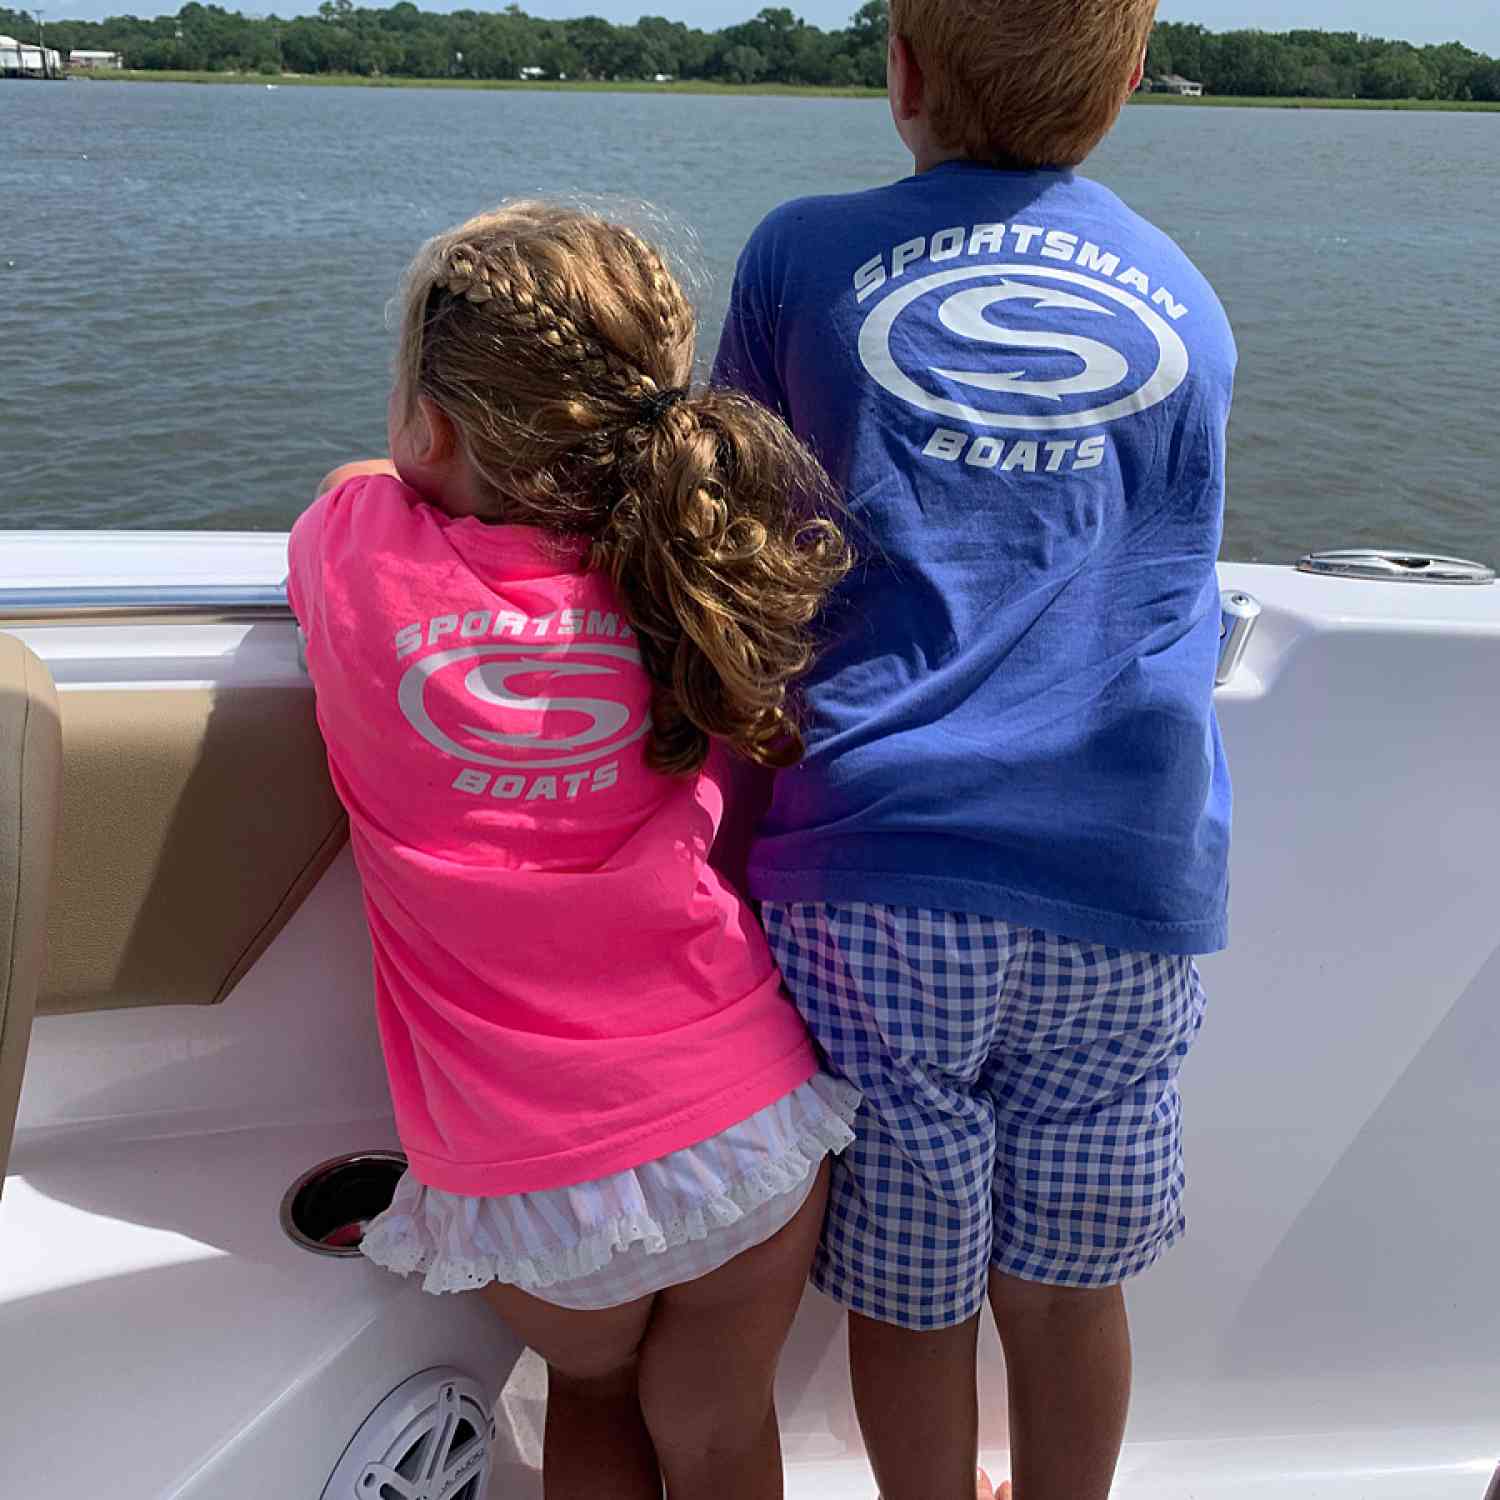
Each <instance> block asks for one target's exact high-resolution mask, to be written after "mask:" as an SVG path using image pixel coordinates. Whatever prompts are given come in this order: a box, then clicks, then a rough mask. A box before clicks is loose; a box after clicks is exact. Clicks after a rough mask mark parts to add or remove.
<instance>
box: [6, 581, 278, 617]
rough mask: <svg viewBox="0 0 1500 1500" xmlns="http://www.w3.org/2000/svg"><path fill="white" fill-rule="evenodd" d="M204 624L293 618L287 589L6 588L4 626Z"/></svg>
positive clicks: (204, 586) (196, 586) (242, 586)
mask: <svg viewBox="0 0 1500 1500" xmlns="http://www.w3.org/2000/svg"><path fill="white" fill-rule="evenodd" d="M142 616H151V617H155V618H161V617H171V618H179V619H193V618H201V619H204V620H227V619H236V620H238V619H266V618H270V619H281V618H287V619H289V618H290V617H291V606H290V605H288V603H287V602H286V588H285V587H284V586H283V585H281V584H272V585H247V584H193V585H189V586H186V587H182V586H175V587H169V588H156V587H151V586H147V587H137V586H134V585H130V586H122V587H119V588H112V587H107V588H92V587H88V588H82V587H80V588H70V587H60V588H35V589H33V588H0V620H6V621H11V622H13V623H20V622H22V621H27V620H86V621H104V620H126V619H136V618H140V617H142Z"/></svg>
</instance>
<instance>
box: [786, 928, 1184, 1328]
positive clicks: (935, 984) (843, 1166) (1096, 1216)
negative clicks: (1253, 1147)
mask: <svg viewBox="0 0 1500 1500" xmlns="http://www.w3.org/2000/svg"><path fill="white" fill-rule="evenodd" d="M761 915H762V920H763V922H764V923H765V928H766V933H767V936H768V937H769V938H770V941H771V947H772V950H773V951H774V952H775V954H776V958H777V960H778V962H779V963H780V965H781V970H782V973H783V974H784V975H785V977H786V982H787V985H788V987H789V988H790V990H791V993H792V996H793V998H794V999H795V1000H796V1002H797V1006H798V1008H799V1009H800V1010H801V1012H802V1014H803V1016H804V1017H805V1018H806V1020H807V1024H808V1028H809V1030H811V1032H812V1034H813V1036H814V1038H815V1039H816V1040H817V1042H818V1045H819V1046H820V1047H821V1048H822V1050H823V1052H824V1054H825V1055H826V1057H827V1060H828V1063H829V1065H830V1067H831V1069H832V1071H833V1072H834V1073H836V1074H839V1075H841V1076H842V1077H844V1078H846V1079H848V1081H849V1082H850V1083H852V1084H853V1085H854V1086H855V1087H856V1088H858V1089H860V1090H861V1091H862V1092H863V1094H864V1107H863V1108H862V1109H861V1111H860V1113H859V1116H858V1118H857V1120H856V1122H855V1131H856V1137H857V1138H856V1140H855V1143H854V1145H852V1146H851V1147H850V1148H849V1149H848V1150H847V1151H846V1152H845V1153H844V1155H843V1156H842V1157H840V1158H838V1159H837V1160H836V1161H835V1163H834V1168H833V1183H832V1193H831V1196H830V1199H829V1205H828V1220H827V1224H826V1227H825V1229H824V1233H823V1241H822V1244H821V1246H820V1247H819V1250H818V1255H817V1259H816V1261H815V1263H814V1266H813V1283H814V1285H815V1286H817V1287H818V1289H819V1290H820V1291H822V1292H825V1293H826V1294H827V1295H828V1296H830V1297H832V1298H833V1299H834V1300H835V1301H837V1302H840V1303H842V1304H843V1305H844V1306H845V1307H848V1308H851V1309H852V1310H853V1311H855V1312H859V1313H863V1314H864V1315H866V1316H867V1317H871V1318H876V1319H879V1320H880V1321H882V1322H887V1323H896V1324H899V1325H900V1326H902V1327H905V1328H912V1329H931V1328H948V1327H952V1326H953V1325H955V1324H958V1323H962V1322H964V1321H965V1320H966V1319H967V1318H970V1317H972V1316H973V1315H974V1314H975V1313H976V1312H977V1311H978V1310H979V1308H980V1306H981V1305H982V1304H983V1301H984V1296H985V1291H986V1288H987V1285H988V1280H989V1270H990V1268H991V1267H994V1268H995V1269H996V1270H999V1271H1002V1272H1004V1273H1006V1274H1008V1275H1011V1276H1019V1277H1022V1278H1024V1279H1026V1280H1029V1281H1041V1282H1048V1283H1051V1284H1053V1285H1057V1286H1090V1287H1091V1286H1111V1285H1114V1284H1115V1283H1117V1282H1120V1281H1123V1280H1124V1279H1125V1278H1126V1277H1128V1276H1133V1275H1135V1274H1136V1273H1137V1272H1139V1271H1143V1270H1145V1269H1146V1267H1147V1266H1149V1265H1150V1264H1151V1263H1152V1262H1153V1261H1154V1260H1156V1258H1157V1257H1158V1256H1159V1255H1160V1254H1161V1253H1162V1252H1163V1251H1164V1250H1165V1249H1167V1247H1168V1246H1170V1245H1171V1244H1172V1243H1173V1242H1174V1241H1175V1240H1176V1239H1177V1238H1178V1237H1179V1236H1180V1235H1181V1233H1182V1231H1183V1228H1184V1219H1183V1214H1182V1207H1181V1198H1182V1189H1183V1169H1182V1140H1181V1120H1180V1110H1179V1104H1178V1097H1177V1083H1176V1079H1177V1071H1178V1069H1179V1067H1180V1066H1181V1064H1182V1059H1183V1057H1184V1056H1185V1055H1186V1054H1187V1051H1188V1047H1189V1045H1190V1044H1191V1042H1192V1040H1193V1037H1194V1036H1195V1034H1196V1033H1197V1030H1198V1027H1199V1026H1200V1025H1201V1024H1202V1019H1203V988H1202V986H1201V984H1200V983H1199V980H1198V971H1197V967H1196V965H1195V964H1194V963H1193V960H1192V959H1191V958H1186V957H1178V956H1172V955H1167V954H1155V953H1129V952H1124V951H1122V950H1121V949H1118V948H1106V947H1103V946H1101V945H1100V944H1097V943H1084V942H1076V941H1074V940H1073V939H1071V938H1065V937H1057V936H1054V935H1053V934H1051V933H1047V932H1042V931H1039V930H1037V929H1034V928H1029V927H1017V926H1013V925H1012V924H1011V923H1008V922H1003V921H1000V920H998V919H996V918H993V917H985V916H979V915H976V914H974V913H969V912H947V911H927V910H922V909H919V908H915V907H895V906H879V905H866V904H862V903H850V904H847V905H824V904H811V903H801V902H798V903H783V902H766V903H765V904H764V906H763V908H762V914H761Z"/></svg>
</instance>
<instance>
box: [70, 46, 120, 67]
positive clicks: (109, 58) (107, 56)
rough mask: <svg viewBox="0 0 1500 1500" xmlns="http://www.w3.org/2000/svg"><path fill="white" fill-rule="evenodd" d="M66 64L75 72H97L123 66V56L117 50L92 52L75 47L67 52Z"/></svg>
mask: <svg viewBox="0 0 1500 1500" xmlns="http://www.w3.org/2000/svg"><path fill="white" fill-rule="evenodd" d="M68 66H69V68H71V69H72V70H73V71H74V72H75V73H98V72H104V71H105V70H107V69H109V68H123V67H124V66H125V58H124V56H123V55H122V54H121V53H119V52H94V51H90V50H88V49H83V50H80V49H78V48H76V47H75V48H74V49H73V50H72V51H71V52H70V53H68Z"/></svg>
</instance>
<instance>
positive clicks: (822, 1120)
mask: <svg viewBox="0 0 1500 1500" xmlns="http://www.w3.org/2000/svg"><path fill="white" fill-rule="evenodd" d="M859 1104H860V1095H859V1093H858V1091H857V1090H856V1089H854V1088H852V1087H850V1085H848V1084H846V1083H842V1082H840V1081H839V1080H838V1079H835V1078H830V1077H828V1076H826V1075H824V1074H818V1075H815V1076H814V1077H813V1078H812V1079H811V1080H810V1081H809V1082H807V1083H805V1084H803V1085H802V1087H801V1088H798V1089H794V1090H793V1091H792V1092H791V1093H790V1094H787V1095H785V1096H784V1097H783V1098H781V1099H778V1100H777V1101H776V1102H775V1103H774V1104H770V1105H767V1107H766V1108H765V1109H762V1110H760V1111H759V1112H758V1113H756V1114H754V1115H751V1116H750V1118H749V1119H748V1120H743V1121H741V1122H740V1123H739V1124H738V1125H734V1126H731V1127H730V1128H729V1129H728V1130H725V1131H723V1132H721V1133H720V1134H719V1135H716V1136H713V1137H711V1138H710V1139H709V1140H706V1141H700V1142H699V1143H698V1144H697V1145H696V1146H689V1147H687V1148H686V1149H684V1150H682V1151H674V1152H672V1153H671V1154H670V1155H668V1156H663V1157H659V1158H658V1159H657V1160H655V1161H650V1162H646V1163H645V1164H644V1165H643V1166H639V1167H634V1168H632V1169H631V1170H630V1171H628V1172H616V1173H614V1174H613V1175H612V1176H609V1177H601V1178H598V1179H596V1180H595V1181H592V1182H582V1183H578V1184H576V1185H574V1186H572V1187H565V1188H552V1189H548V1190H547V1191H545V1192H537V1193H513V1194H509V1195H507V1196H504V1197H496V1198H474V1197H466V1196H463V1195H462V1194H456V1193H445V1192H442V1191H441V1190H440V1189H438V1188H430V1187H425V1186H424V1185H423V1184H422V1183H420V1182H418V1181H417V1179H416V1178H415V1177H413V1176H412V1174H411V1173H410V1172H408V1173H407V1174H406V1175H405V1176H404V1177H403V1178H402V1179H401V1181H400V1183H399V1184H398V1185H397V1188H396V1194H395V1197H394V1199H393V1200H392V1202H391V1206H390V1207H389V1208H388V1209H387V1210H386V1211H385V1212H384V1213H383V1214H381V1215H380V1216H379V1218H377V1219H374V1220H372V1221H371V1222H370V1225H369V1227H368V1228H367V1229H366V1230H365V1234H364V1239H363V1240H362V1242H361V1244H360V1249H361V1250H362V1251H363V1252H364V1254H365V1255H366V1256H367V1257H368V1258H369V1259H370V1260H372V1261H374V1262H375V1264H376V1265H379V1266H384V1267H385V1268H386V1269H387V1270H391V1271H395V1272H397V1273H398V1274H400V1275H402V1276H407V1275H410V1274H412V1273H413V1272H415V1271H420V1272H422V1273H423V1280H422V1286H423V1289H424V1290H425V1291H428V1292H464V1291H471V1290H473V1289H474V1288H476V1287H481V1286H484V1285H486V1284H487V1283H489V1282H492V1281H499V1282H506V1283H509V1284H510V1285H512V1286H517V1287H520V1288H521V1289H522V1290H523V1291H526V1292H530V1293H531V1294H532V1295H533V1296H535V1297H539V1298H541V1299H542V1300H543V1301H545V1302H550V1303H552V1304H554V1305H555V1306H557V1307H570V1308H578V1309H598V1308H604V1307H618V1306H620V1305H621V1304H622V1303H625V1302H633V1301H635V1300H636V1299H637V1298H640V1297H645V1296H649V1295H650V1294H651V1293H652V1292H659V1291H662V1290H663V1289H665V1288H666V1287H669V1286H677V1285H680V1284H681V1283H683V1282H685V1281H693V1280H696V1279H697V1278H698V1277H700V1276H706V1275H707V1274H708V1273H709V1272H710V1271H716V1270H718V1268H719V1267H720V1266H722V1265H726V1264H727V1263H728V1262H729V1261H731V1260H733V1259H734V1257H735V1256H736V1255H739V1254H740V1253H741V1252H742V1251H745V1250H748V1249H751V1248H752V1247H753V1246H755V1245H759V1244H763V1243H764V1242H765V1241H766V1240H768V1239H770V1238H771V1236H772V1235H773V1234H775V1233H776V1232H777V1231H778V1230H779V1229H781V1228H783V1227H784V1226H785V1225H786V1224H788V1223H789V1222H790V1221H791V1219H792V1217H793V1216H794V1215H795V1214H796V1212H797V1210H798V1209H799V1208H801V1207H802V1205H803V1204H804V1203H805V1202H806V1201H807V1196H808V1194H809V1193H810V1192H811V1191H812V1188H813V1182H814V1180H815V1177H816V1171H817V1167H818V1164H819V1163H820V1162H821V1161H822V1160H823V1158H824V1157H825V1156H827V1155H829V1154H830V1153H831V1154H833V1155H837V1154H838V1153H839V1152H841V1151H843V1150H844V1148H845V1147H846V1146H848V1145H849V1144H850V1142H851V1141H853V1139H854V1132H853V1131H852V1130H851V1129H850V1126H851V1124H852V1123H853V1120H854V1116H855V1114H856V1112H857V1111H858V1109H859Z"/></svg>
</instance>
